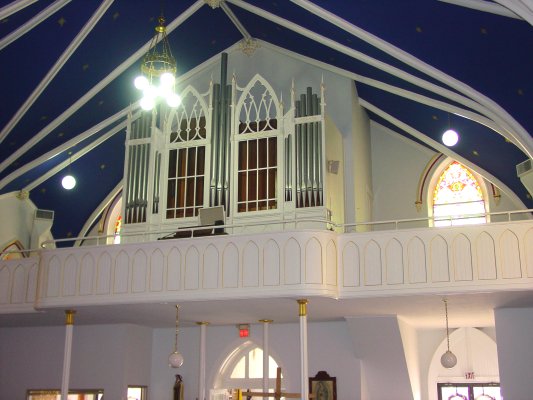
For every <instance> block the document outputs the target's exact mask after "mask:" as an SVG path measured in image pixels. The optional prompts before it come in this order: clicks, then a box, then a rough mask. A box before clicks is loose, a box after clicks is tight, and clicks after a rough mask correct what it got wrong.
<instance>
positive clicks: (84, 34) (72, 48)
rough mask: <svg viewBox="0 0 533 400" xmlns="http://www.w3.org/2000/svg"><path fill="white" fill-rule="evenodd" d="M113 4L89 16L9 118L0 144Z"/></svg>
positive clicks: (108, 1) (105, 4)
mask: <svg viewBox="0 0 533 400" xmlns="http://www.w3.org/2000/svg"><path fill="white" fill-rule="evenodd" d="M112 3H113V0H104V1H103V2H102V4H101V5H100V7H98V9H97V10H96V11H95V13H94V14H93V15H92V16H91V18H90V19H89V21H87V23H86V24H85V25H84V27H83V28H82V29H81V31H80V32H79V33H78V34H77V35H76V37H75V38H74V39H73V40H72V42H70V44H69V45H68V47H67V48H66V49H65V51H64V52H63V54H61V56H60V57H59V58H58V59H57V61H56V62H55V64H54V65H53V66H52V68H50V70H49V71H48V73H47V74H46V75H45V77H44V78H43V79H42V80H41V82H40V83H39V84H38V85H37V87H36V88H35V89H34V90H33V92H32V93H31V94H30V96H29V97H28V98H27V99H26V101H25V102H24V104H22V106H20V108H19V109H18V110H17V112H16V113H15V115H14V116H13V117H11V119H10V120H9V122H8V123H7V124H6V126H4V128H3V129H2V131H1V132H0V143H2V141H3V140H4V139H5V138H6V136H7V135H9V133H10V132H11V131H12V129H13V128H14V127H15V126H16V125H17V124H18V123H19V121H20V120H21V119H22V117H23V116H24V115H25V114H26V112H27V111H28V110H29V109H30V107H31V106H32V105H33V103H35V101H37V99H38V98H39V96H40V95H41V94H42V93H43V92H44V90H45V89H46V87H47V86H48V85H49V84H50V82H52V80H53V79H54V78H55V76H56V75H57V74H58V73H59V71H60V70H61V68H63V65H65V63H66V62H67V61H68V60H69V58H70V56H72V54H74V52H75V51H76V49H77V48H78V47H79V46H80V45H81V44H82V43H83V41H84V40H85V38H86V37H87V35H88V34H89V33H90V32H91V31H92V30H93V28H94V27H95V26H96V24H97V23H98V21H100V18H102V16H103V15H104V14H105V12H106V11H107V9H108V8H109V6H111V4H112Z"/></svg>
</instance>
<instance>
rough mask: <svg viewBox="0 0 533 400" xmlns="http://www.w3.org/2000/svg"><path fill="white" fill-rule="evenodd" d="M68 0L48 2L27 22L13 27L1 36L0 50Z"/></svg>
mask: <svg viewBox="0 0 533 400" xmlns="http://www.w3.org/2000/svg"><path fill="white" fill-rule="evenodd" d="M70 1H71V0H56V1H55V2H54V3H52V4H50V5H49V6H48V7H46V8H45V9H44V10H43V11H41V12H40V13H39V14H37V15H36V16H35V17H33V18H32V19H30V20H29V21H28V22H26V23H25V24H23V25H21V26H20V27H19V28H18V29H15V30H14V31H13V32H11V33H10V34H9V35H7V36H5V37H4V38H2V40H0V50H2V49H3V48H4V47H6V46H9V45H10V44H11V43H13V42H14V41H15V40H17V39H18V38H20V37H21V36H23V35H25V34H26V33H28V32H29V31H31V30H32V29H33V28H35V27H36V26H37V25H39V24H40V23H41V22H43V21H44V20H46V19H47V18H48V17H50V16H52V15H53V14H54V13H56V12H57V11H59V10H61V9H62V8H63V7H64V6H66V5H67V4H68V3H70Z"/></svg>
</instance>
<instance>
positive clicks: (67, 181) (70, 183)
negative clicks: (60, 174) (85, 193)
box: [61, 175, 76, 190]
mask: <svg viewBox="0 0 533 400" xmlns="http://www.w3.org/2000/svg"><path fill="white" fill-rule="evenodd" d="M61 185H62V186H63V188H64V189H66V190H70V189H73V188H74V186H76V179H75V178H74V177H73V176H72V175H66V176H65V177H64V178H63V179H62V180H61Z"/></svg>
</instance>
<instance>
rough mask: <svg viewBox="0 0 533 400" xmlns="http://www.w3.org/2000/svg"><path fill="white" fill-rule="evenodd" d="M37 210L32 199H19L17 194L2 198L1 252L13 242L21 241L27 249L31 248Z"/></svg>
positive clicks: (0, 199)
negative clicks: (35, 211)
mask: <svg viewBox="0 0 533 400" xmlns="http://www.w3.org/2000/svg"><path fill="white" fill-rule="evenodd" d="M35 209H36V207H35V205H34V204H33V203H32V202H31V201H30V199H23V200H20V199H18V198H17V192H12V193H6V194H3V195H1V196H0V221H2V223H0V251H2V250H3V249H4V248H5V247H6V246H7V245H8V244H10V243H11V242H12V241H13V240H18V241H20V242H21V243H22V245H23V246H24V248H25V249H29V248H30V239H31V229H32V226H33V214H34V210H35Z"/></svg>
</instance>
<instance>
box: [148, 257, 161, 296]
mask: <svg viewBox="0 0 533 400" xmlns="http://www.w3.org/2000/svg"><path fill="white" fill-rule="evenodd" d="M149 276H150V281H149V282H148V290H149V291H150V292H161V291H162V290H163V285H164V283H163V282H164V276H165V256H164V255H163V252H162V251H161V250H160V249H155V250H154V251H152V254H151V255H150V270H149Z"/></svg>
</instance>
